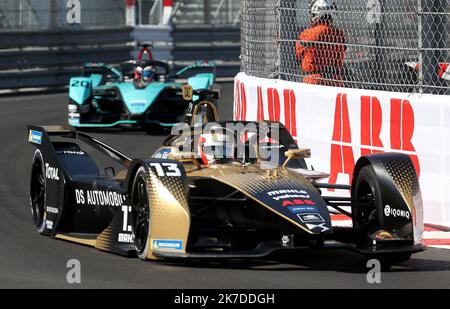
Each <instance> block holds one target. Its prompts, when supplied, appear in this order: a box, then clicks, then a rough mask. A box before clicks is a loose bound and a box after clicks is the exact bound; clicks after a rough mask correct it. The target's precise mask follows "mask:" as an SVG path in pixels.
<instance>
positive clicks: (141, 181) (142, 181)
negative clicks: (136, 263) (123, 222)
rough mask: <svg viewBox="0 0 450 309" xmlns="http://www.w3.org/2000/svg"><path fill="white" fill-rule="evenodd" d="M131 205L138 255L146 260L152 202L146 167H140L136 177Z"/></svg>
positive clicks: (132, 225)
mask: <svg viewBox="0 0 450 309" xmlns="http://www.w3.org/2000/svg"><path fill="white" fill-rule="evenodd" d="M131 205H132V206H131V220H132V221H131V222H132V223H131V228H132V233H133V236H134V245H135V248H136V253H137V255H138V257H139V258H140V259H141V260H146V259H147V257H148V252H149V250H150V202H149V198H148V183H147V172H146V170H145V168H144V167H140V168H139V169H138V171H137V172H136V175H135V176H134V180H133V187H132V190H131Z"/></svg>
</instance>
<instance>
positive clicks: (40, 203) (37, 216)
mask: <svg viewBox="0 0 450 309" xmlns="http://www.w3.org/2000/svg"><path fill="white" fill-rule="evenodd" d="M45 182H46V180H45V164H44V159H43V158H42V153H41V151H40V150H39V149H38V150H36V152H35V153H34V156H33V165H32V168H31V181H30V206H31V214H32V216H33V222H34V225H35V226H36V229H37V231H38V232H39V233H40V234H41V235H48V233H46V223H45V221H46V212H45V200H46V183H45Z"/></svg>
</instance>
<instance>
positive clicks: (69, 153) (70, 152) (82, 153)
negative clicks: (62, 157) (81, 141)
mask: <svg viewBox="0 0 450 309" xmlns="http://www.w3.org/2000/svg"><path fill="white" fill-rule="evenodd" d="M62 153H63V154H68V155H76V156H84V155H85V154H86V153H85V152H84V151H72V150H64V151H63V152H62Z"/></svg>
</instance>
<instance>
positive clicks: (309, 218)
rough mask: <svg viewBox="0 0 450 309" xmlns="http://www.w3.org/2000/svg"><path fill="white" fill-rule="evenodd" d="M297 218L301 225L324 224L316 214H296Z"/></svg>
mask: <svg viewBox="0 0 450 309" xmlns="http://www.w3.org/2000/svg"><path fill="white" fill-rule="evenodd" d="M297 217H298V218H299V219H300V220H301V221H302V222H303V223H309V222H312V223H317V222H325V220H324V219H323V218H322V216H321V215H320V214H318V213H305V214H298V215H297Z"/></svg>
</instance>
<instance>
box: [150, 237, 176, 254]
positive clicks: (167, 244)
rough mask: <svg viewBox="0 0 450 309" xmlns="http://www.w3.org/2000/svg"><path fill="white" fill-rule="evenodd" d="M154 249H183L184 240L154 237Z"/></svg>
mask: <svg viewBox="0 0 450 309" xmlns="http://www.w3.org/2000/svg"><path fill="white" fill-rule="evenodd" d="M152 243H153V249H163V250H176V251H179V250H182V249H183V241H182V240H162V239H153V242H152Z"/></svg>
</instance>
